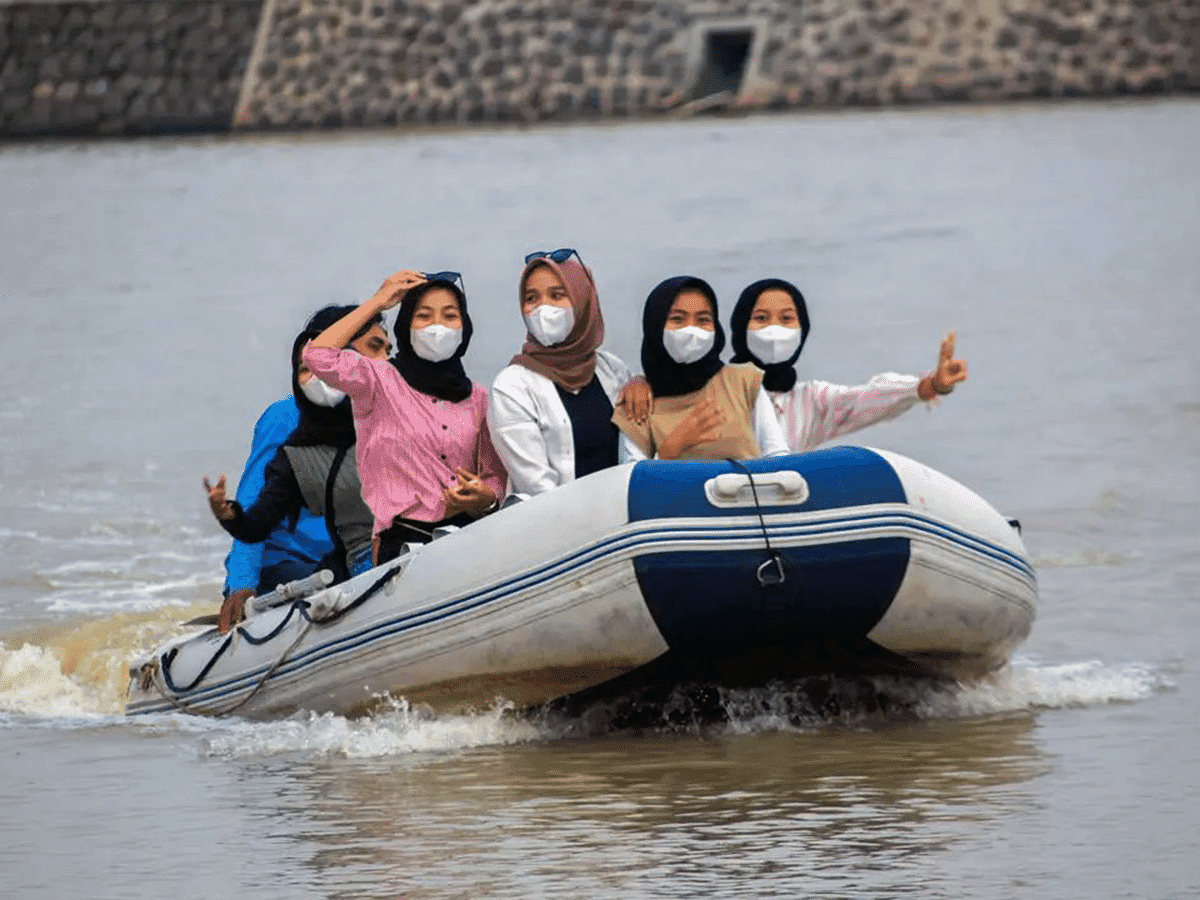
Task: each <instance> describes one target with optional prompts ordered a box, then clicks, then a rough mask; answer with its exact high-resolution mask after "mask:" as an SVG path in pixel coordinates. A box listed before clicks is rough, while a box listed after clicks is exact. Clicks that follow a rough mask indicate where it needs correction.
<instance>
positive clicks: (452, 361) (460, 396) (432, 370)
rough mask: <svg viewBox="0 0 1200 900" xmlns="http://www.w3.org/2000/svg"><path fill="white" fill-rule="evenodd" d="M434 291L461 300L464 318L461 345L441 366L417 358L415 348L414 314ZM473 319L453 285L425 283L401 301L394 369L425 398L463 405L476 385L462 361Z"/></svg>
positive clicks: (438, 281) (394, 330) (439, 281)
mask: <svg viewBox="0 0 1200 900" xmlns="http://www.w3.org/2000/svg"><path fill="white" fill-rule="evenodd" d="M435 287H440V288H446V289H447V290H449V291H451V292H453V294H454V296H455V297H457V298H458V311H459V313H460V314H461V315H462V341H461V342H460V343H459V345H458V349H456V350H455V351H454V355H453V356H451V357H450V358H449V359H445V360H442V361H441V362H430V361H429V360H427V359H421V357H419V356H417V353H416V351H415V350H413V346H412V335H411V334H409V331H410V329H411V328H412V320H413V313H415V312H416V311H417V306H418V304H419V303H420V300H421V297H423V296H424V295H425V294H426V293H428V292H429V291H430V290H432V289H433V288H435ZM473 331H474V329H473V328H472V327H471V317H470V316H469V315H467V298H466V295H465V294H464V293H463V292H462V290H461V289H460V288H459V287H458V285H456V284H455V283H454V282H453V281H445V280H443V279H440V278H438V279H434V280H432V281H425V282H422V283H421V284H419V285H417V286H416V287H415V288H413V289H412V290H410V291H409V292H408V293H407V294H406V295H405V297H404V299H403V300H401V301H400V310H399V313H398V314H397V316H396V321H395V323H394V324H393V325H392V334H393V335H395V338H396V355H395V356H393V357H392V365H394V366H395V367H396V368H397V370H399V372H400V376H401V377H402V378H403V379H404V380H405V381H407V382H408V383H409V384H410V385H412V386H413V387H414V388H416V389H417V390H418V391H420V392H421V393H422V394H429V395H430V396H431V397H437V398H438V399H439V400H449V401H450V402H451V403H460V402H462V401H463V400H466V399H467V398H468V397H470V396H471V391H472V390H473V388H474V385H473V384H471V379H470V378H468V377H467V373H466V371H465V370H464V369H463V364H462V358H463V354H464V353H466V352H467V346H468V345H469V344H470V343H471V333H472V332H473Z"/></svg>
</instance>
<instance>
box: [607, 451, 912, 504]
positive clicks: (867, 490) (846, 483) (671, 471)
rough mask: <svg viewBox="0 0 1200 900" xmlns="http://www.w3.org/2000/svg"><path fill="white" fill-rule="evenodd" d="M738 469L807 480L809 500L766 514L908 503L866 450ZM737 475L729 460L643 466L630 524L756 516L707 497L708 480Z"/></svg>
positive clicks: (636, 478)
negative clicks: (784, 473) (782, 473)
mask: <svg viewBox="0 0 1200 900" xmlns="http://www.w3.org/2000/svg"><path fill="white" fill-rule="evenodd" d="M739 465H742V466H744V467H745V468H746V470H747V471H749V472H752V473H762V472H778V471H781V470H791V471H796V472H799V473H800V474H801V475H802V476H804V480H805V481H807V482H808V489H809V496H808V499H807V500H806V501H805V502H804V503H798V504H793V505H782V506H770V507H767V508H766V511H768V512H773V513H776V512H784V511H789V512H795V511H801V512H811V511H814V510H820V509H834V508H845V507H854V506H868V505H871V504H874V503H906V502H907V501H908V498H907V497H906V496H905V494H904V486H903V485H901V483H900V479H899V478H898V477H897V475H896V472H895V470H893V469H892V467H891V465H889V464H888V462H887V461H886V460H885V459H884V458H883V457H882V456H880V455H879V454H878V453H875V452H873V451H871V450H867V449H865V448H863V447H830V448H827V449H825V450H814V451H813V452H811V453H803V454H797V455H792V456H784V457H773V458H770V459H748V460H745V461H743V462H741V463H740V464H739ZM736 471H739V470H738V469H737V468H735V467H734V466H733V465H732V464H730V463H729V462H727V461H725V460H711V461H708V460H705V461H700V460H687V461H674V460H673V461H670V462H663V461H657V460H646V461H644V462H640V463H638V464H637V465H636V466H634V469H633V472H632V473H631V475H630V479H629V521H630V522H637V521H641V520H643V519H666V518H675V517H681V518H686V517H689V516H704V517H708V518H719V517H721V516H744V515H746V514H747V513H753V512H754V507H753V506H750V507H749V508H746V507H738V508H716V507H714V506H713V505H712V504H711V503H709V502H708V498H707V497H706V496H705V495H704V483H705V482H706V481H707V480H708V479H710V478H715V477H716V476H718V475H723V474H725V473H727V472H736Z"/></svg>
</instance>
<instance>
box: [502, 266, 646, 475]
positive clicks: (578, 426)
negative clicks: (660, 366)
mask: <svg viewBox="0 0 1200 900" xmlns="http://www.w3.org/2000/svg"><path fill="white" fill-rule="evenodd" d="M572 257H574V258H572ZM519 284H520V289H519V300H520V303H521V315H522V317H523V318H524V320H525V327H526V329H527V330H528V334H527V335H526V338H525V345H524V346H523V347H522V348H521V352H520V353H518V354H517V355H516V356H514V357H513V358H512V362H511V364H510V365H509V366H507V367H506V368H504V369H502V370H501V372H500V374H499V375H497V376H496V379H495V380H494V381H493V382H492V390H491V395H490V397H489V401H488V428H489V429H490V431H491V436H492V442H493V443H494V444H495V447H496V450H497V452H498V453H499V454H500V458H501V459H502V460H503V461H504V467H505V469H507V470H508V492H509V494H510V495H512V496H516V497H518V498H525V497H531V496H533V495H535V494H541V493H543V492H545V491H548V490H550V489H551V488H556V487H559V486H560V485H563V484H566V483H568V482H570V481H573V480H574V479H576V478H582V477H583V476H584V475H590V474H591V473H592V472H598V471H600V470H601V469H605V468H608V467H609V466H615V465H616V464H617V457H618V448H619V445H620V432H619V431H618V430H617V427H616V425H614V424H613V421H612V414H613V406H614V404H620V403H621V402H622V399H623V398H626V399H627V401H628V402H629V403H630V405H631V410H632V412H631V414H632V415H633V416H634V418H636V419H644V418H645V415H646V409H645V406H646V402H645V401H646V399H647V391H646V390H645V382H644V380H642V379H638V380H637V381H636V382H634V384H633V385H629V384H628V383H629V382H630V374H631V373H630V371H629V367H628V366H626V365H625V363H623V362H622V361H621V360H620V359H618V358H617V357H616V356H614V355H613V354H612V353H609V352H608V351H606V350H601V349H600V345H601V344H602V343H603V342H604V317H603V315H602V314H601V312H600V298H599V296H598V295H597V293H596V283H595V280H594V279H593V277H592V273H591V271H590V270H589V269H588V268H587V267H586V266H585V265H584V263H583V260H582V259H580V257H579V254H578V252H576V251H575V250H571V249H567V248H563V249H560V250H554V251H551V252H548V253H547V252H543V251H538V252H535V253H530V254H529V255H528V256H526V257H525V269H524V271H522V272H521V280H520V282H519ZM627 386H628V387H629V390H628V391H626V390H625V388H626V387H627ZM639 386H640V388H639ZM635 396H636V398H637V399H635Z"/></svg>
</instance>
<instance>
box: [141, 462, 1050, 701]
mask: <svg viewBox="0 0 1200 900" xmlns="http://www.w3.org/2000/svg"><path fill="white" fill-rule="evenodd" d="M1014 526H1015V523H1011V524H1010V523H1009V522H1008V521H1007V520H1006V519H1005V518H1004V517H1002V516H1001V515H1000V514H999V513H998V512H997V511H996V510H995V509H993V508H992V507H991V506H989V505H988V504H987V503H986V502H984V501H983V500H982V499H980V498H979V497H978V496H977V495H975V494H974V493H972V492H971V491H970V490H968V489H967V488H965V487H963V486H962V485H960V484H958V483H957V482H955V481H953V480H952V479H950V478H948V477H946V476H945V475H942V474H939V473H938V472H935V471H933V470H932V469H929V468H927V467H926V466H923V465H921V464H920V463H917V462H914V461H912V460H910V459H907V458H905V457H903V456H899V455H897V454H894V453H889V452H886V451H882V450H868V449H864V448H860V447H834V448H830V449H825V450H818V451H816V452H812V453H805V454H797V455H792V456H782V457H775V458H772V459H762V460H752V461H747V462H744V463H738V462H729V461H716V462H659V461H645V462H639V463H634V464H628V465H623V466H618V467H616V468H612V469H608V470H605V471H603V472H599V473H596V474H594V475H590V476H588V477H586V478H583V479H580V480H579V481H576V482H573V483H572V484H568V485H566V486H564V487H562V488H559V489H557V490H555V491H552V492H550V493H547V494H543V495H541V496H538V497H534V498H532V499H530V500H528V501H525V502H523V503H517V504H514V505H512V506H509V507H507V508H505V509H503V510H501V511H499V512H497V513H495V514H493V515H491V516H488V517H486V518H484V519H481V520H480V521H479V522H476V523H474V524H472V525H471V526H469V527H467V528H464V529H462V530H458V531H454V532H452V533H450V534H447V535H445V536H443V537H440V538H438V539H436V540H434V541H433V542H432V543H430V544H427V545H425V546H421V547H418V548H415V549H413V550H412V551H411V552H408V553H405V554H403V555H401V556H400V557H399V558H398V559H396V560H393V561H392V562H391V563H388V564H386V565H384V566H380V567H378V568H375V569H372V570H371V571H369V572H366V573H363V574H362V575H360V576H358V577H357V578H354V579H352V580H351V581H348V582H345V583H343V584H339V585H335V586H333V587H323V586H322V585H320V584H319V583H318V584H317V585H316V588H315V589H313V588H312V587H306V586H305V585H300V586H299V587H298V588H293V590H292V594H293V596H291V597H288V596H286V595H287V593H288V592H287V591H284V592H283V595H284V596H282V598H281V597H280V595H276V597H275V598H273V599H274V601H275V602H276V603H277V604H278V605H274V606H270V607H268V608H267V609H265V610H262V611H259V612H256V613H254V614H253V615H251V616H250V617H249V618H248V619H247V620H246V621H244V622H242V623H241V624H240V625H239V626H238V627H237V628H235V629H234V630H233V631H232V632H231V633H230V634H226V635H220V634H218V633H217V631H216V629H215V628H209V629H207V630H205V631H202V632H198V633H193V634H191V635H187V636H184V637H181V638H178V639H176V640H173V641H171V642H169V643H168V644H166V645H164V646H162V647H160V648H159V649H158V650H155V651H154V652H153V653H152V654H150V655H149V656H148V657H146V658H144V659H141V660H137V661H136V662H134V664H133V665H132V666H131V669H130V675H131V680H130V688H129V700H128V703H127V707H126V711H127V713H129V714H141V713H153V712H164V711H170V710H173V709H178V710H183V711H186V712H191V713H198V714H204V715H224V714H229V713H237V714H239V715H244V716H248V717H255V718H266V717H275V716H283V715H287V714H289V713H291V712H293V711H295V710H299V709H305V710H313V711H316V712H324V711H333V712H338V713H348V714H349V713H355V712H361V711H364V710H366V709H369V708H370V706H371V705H372V704H374V703H377V702H378V700H379V697H380V695H385V694H390V695H391V696H393V697H401V696H403V697H405V698H407V699H408V700H409V701H411V702H415V703H416V702H424V703H429V704H431V705H432V706H433V707H435V708H438V709H455V708H459V709H461V708H464V707H472V706H474V707H476V708H479V707H486V706H490V705H491V704H492V703H493V702H495V700H496V699H497V698H504V699H506V700H509V701H512V702H513V703H515V704H516V705H518V706H521V707H525V706H533V705H537V704H540V703H543V702H545V701H549V700H553V699H556V698H561V697H565V696H568V695H572V694H576V693H577V692H583V691H587V690H588V689H596V688H597V687H598V686H600V687H602V686H604V685H620V684H625V683H632V682H633V681H637V680H640V681H641V682H643V683H644V682H646V681H647V680H649V681H658V682H662V683H666V682H672V680H674V681H679V680H707V681H709V682H717V683H731V682H738V683H753V682H759V683H765V682H766V681H769V680H771V679H775V678H789V677H801V676H805V675H811V674H817V673H822V672H840V671H843V670H844V671H847V672H851V671H852V672H855V673H870V672H876V671H884V672H895V671H897V670H902V671H913V672H923V673H939V674H943V675H949V676H952V677H961V676H972V675H979V674H982V673H985V672H987V671H989V670H991V669H994V668H996V667H998V666H1000V665H1002V664H1003V663H1004V662H1006V661H1007V659H1008V658H1009V656H1010V654H1011V653H1012V650H1013V648H1014V647H1016V646H1017V644H1019V643H1020V642H1021V641H1022V640H1023V639H1024V638H1025V637H1026V636H1027V635H1028V634H1029V630H1030V628H1031V627H1032V624H1033V619H1034V614H1035V601H1036V596H1037V588H1036V580H1035V576H1034V572H1033V569H1032V567H1031V566H1030V564H1029V561H1028V558H1027V556H1026V553H1025V548H1024V545H1023V544H1022V541H1021V538H1020V536H1019V534H1018V532H1017V530H1016V528H1015V527H1014ZM305 590H308V591H310V592H309V593H305ZM296 594H299V596H295V595H296ZM281 599H282V602H279V601H280V600H281Z"/></svg>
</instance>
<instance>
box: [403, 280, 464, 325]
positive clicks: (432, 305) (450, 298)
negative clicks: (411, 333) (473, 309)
mask: <svg viewBox="0 0 1200 900" xmlns="http://www.w3.org/2000/svg"><path fill="white" fill-rule="evenodd" d="M429 325H445V326H446V327H447V328H462V312H461V311H460V310H459V308H458V297H457V296H455V294H454V291H452V290H450V289H449V288H443V287H435V288H430V289H429V290H428V291H426V292H425V293H424V294H423V295H422V296H421V299H420V300H418V301H417V308H416V310H415V311H414V312H413V317H412V326H411V327H412V328H426V327H428V326H429Z"/></svg>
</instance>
